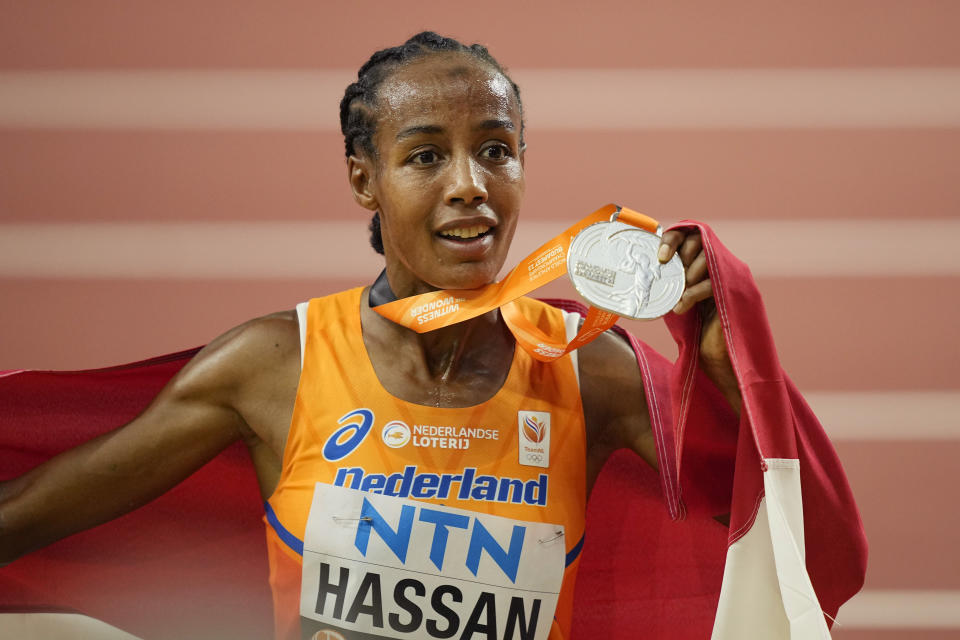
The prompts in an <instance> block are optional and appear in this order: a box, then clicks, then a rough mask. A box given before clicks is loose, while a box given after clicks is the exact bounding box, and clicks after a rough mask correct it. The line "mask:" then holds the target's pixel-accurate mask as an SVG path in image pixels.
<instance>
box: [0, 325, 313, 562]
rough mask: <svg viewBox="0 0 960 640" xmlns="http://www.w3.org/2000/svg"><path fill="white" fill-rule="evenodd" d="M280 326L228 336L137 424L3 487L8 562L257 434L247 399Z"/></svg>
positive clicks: (142, 499) (133, 502)
mask: <svg viewBox="0 0 960 640" xmlns="http://www.w3.org/2000/svg"><path fill="white" fill-rule="evenodd" d="M294 322H295V321H294ZM277 324H278V321H276V320H274V319H269V318H268V319H260V320H256V321H252V322H251V323H247V324H246V325H243V326H241V327H238V328H237V329H234V330H232V331H230V332H228V333H227V334H225V335H224V336H221V337H220V338H218V339H217V340H215V341H214V342H213V343H211V344H210V345H209V346H207V347H206V348H204V349H203V350H202V351H201V352H200V353H198V354H197V356H195V357H194V359H193V360H192V361H191V362H190V363H188V364H187V365H186V366H185V367H184V368H183V370H181V372H180V373H178V374H177V375H176V376H175V377H174V378H173V379H172V380H171V381H170V383H169V384H168V385H167V386H166V387H165V388H164V389H163V390H162V391H161V392H160V394H159V395H158V396H157V397H156V398H155V399H154V400H153V402H152V403H151V404H150V406H149V407H148V408H147V409H146V410H145V411H144V412H143V413H142V414H141V415H140V416H138V417H137V418H136V419H134V420H133V421H132V422H130V423H128V424H127V425H125V426H123V427H121V428H119V429H116V430H114V431H111V432H109V433H105V434H103V435H101V436H99V437H97V438H95V439H93V440H91V441H89V442H86V443H85V444H83V445H81V446H79V447H76V448H74V449H71V450H69V451H66V452H64V453H62V454H60V455H58V456H56V457H54V458H52V459H50V460H48V461H47V462H45V463H43V464H41V465H39V466H38V467H36V468H34V469H33V470H31V471H29V472H28V473H26V474H24V475H23V476H20V477H18V478H15V479H13V480H9V481H7V482H4V483H3V484H2V485H0V563H6V562H10V561H12V560H14V559H15V558H17V557H19V556H21V555H23V554H25V553H28V552H30V551H32V550H34V549H37V548H39V547H42V546H44V545H46V544H49V543H51V542H54V541H56V540H58V539H60V538H63V537H65V536H68V535H70V534H72V533H76V532H78V531H81V530H83V529H87V528H90V527H92V526H95V525H97V524H100V523H103V522H105V521H107V520H110V519H112V518H115V517H117V516H119V515H122V514H124V513H126V512H128V511H131V510H133V509H135V508H137V507H139V506H141V505H143V504H146V503H147V502H149V501H150V500H152V499H154V498H156V497H157V496H159V495H160V494H162V493H164V492H165V491H167V490H169V489H170V488H172V487H173V486H174V485H176V484H177V483H179V482H180V481H181V480H183V479H185V478H186V477H187V476H189V475H190V474H191V473H193V472H194V471H196V470H197V469H198V468H199V467H200V466H202V465H203V464H204V463H206V462H207V461H209V460H210V459H212V458H213V457H214V456H216V455H217V454H218V453H219V452H220V451H221V450H223V449H224V448H225V447H227V446H228V445H229V444H231V443H232V442H234V441H236V440H238V439H241V438H243V439H246V440H248V441H249V440H250V439H255V438H256V437H257V436H256V433H255V432H254V431H253V430H251V428H250V425H248V418H251V417H252V418H254V422H256V418H257V415H256V412H251V411H249V410H247V409H245V407H244V406H243V402H242V399H243V398H244V396H245V395H246V394H247V393H248V392H249V390H250V387H251V385H256V384H259V383H258V376H259V375H261V374H260V373H258V372H259V371H260V370H262V369H269V368H270V367H269V358H270V356H271V355H272V353H271V352H272V351H273V350H275V347H274V345H275V344H279V342H278V341H277V340H276V339H275V338H276V336H275V335H273V334H275V333H276V332H277V329H278V327H277V326H276V325H277ZM281 324H282V323H281ZM297 357H298V358H299V354H298V353H297Z"/></svg>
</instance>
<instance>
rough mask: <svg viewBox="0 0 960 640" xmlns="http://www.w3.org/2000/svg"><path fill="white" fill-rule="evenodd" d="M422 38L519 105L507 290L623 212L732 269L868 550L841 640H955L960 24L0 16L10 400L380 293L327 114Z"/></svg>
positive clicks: (114, 11)
mask: <svg viewBox="0 0 960 640" xmlns="http://www.w3.org/2000/svg"><path fill="white" fill-rule="evenodd" d="M422 28H432V29H435V30H438V31H441V32H444V33H447V34H450V35H454V36H457V37H460V38H461V39H464V40H467V41H481V42H484V43H486V44H488V45H489V46H490V47H491V49H492V51H493V52H494V54H495V55H497V56H498V57H499V58H500V60H501V61H503V62H504V63H505V64H507V65H508V66H509V67H510V68H511V70H512V71H513V73H514V76H515V79H516V80H517V81H518V82H519V84H520V85H521V89H522V91H523V95H524V98H525V103H526V108H527V112H528V131H529V134H528V144H529V150H528V153H527V169H528V194H527V200H526V207H525V210H524V214H523V216H524V217H523V220H522V222H521V227H520V231H519V239H518V241H517V246H516V247H515V253H514V257H513V258H512V259H511V260H512V261H515V260H516V259H517V257H518V256H519V254H520V253H521V252H523V251H525V250H527V249H530V248H532V247H533V246H534V245H536V244H537V243H538V241H539V240H542V239H543V238H545V237H546V236H547V235H548V234H550V233H555V232H557V231H559V230H561V229H562V228H565V227H566V226H567V224H568V223H569V222H570V221H571V220H573V219H575V218H578V217H580V216H582V215H584V214H586V213H588V212H590V211H592V210H593V209H595V208H596V207H598V206H600V205H602V204H605V203H607V202H611V201H614V202H619V203H622V204H626V205H628V206H630V207H632V208H635V209H638V210H641V211H644V212H646V213H649V214H651V215H653V216H655V217H657V218H660V219H661V220H664V221H668V222H669V221H674V220H679V219H682V218H686V217H693V218H697V219H702V220H705V221H707V222H709V223H711V224H713V225H714V226H715V227H716V228H717V230H718V232H719V233H720V235H721V238H723V239H725V241H726V242H727V243H728V245H729V246H731V248H733V249H735V250H736V251H737V252H738V254H739V255H741V256H742V257H743V258H744V259H746V261H747V262H748V263H749V264H750V265H751V267H752V268H753V270H754V273H755V274H756V275H757V277H758V280H759V283H760V286H761V288H762V290H763V291H764V293H765V296H766V301H767V305H768V311H769V314H770V316H771V319H772V321H773V324H774V331H775V333H776V335H777V337H778V340H779V345H780V348H781V354H782V358H783V360H784V362H785V365H786V366H787V368H788V371H789V372H790V373H791V374H792V375H793V377H794V378H795V380H796V381H797V382H798V384H799V385H800V386H801V388H802V389H804V390H805V391H806V392H808V394H809V397H810V399H811V401H812V403H813V404H814V406H815V408H817V409H818V411H819V413H820V415H821V417H822V419H823V421H824V422H825V424H826V426H827V429H828V431H829V432H830V433H831V434H832V435H833V437H834V438H835V440H836V443H837V447H838V449H839V450H840V453H841V456H842V457H843V459H844V461H845V464H846V467H847V469H848V473H849V476H850V480H851V482H852V483H853V486H854V489H855V491H856V493H857V496H858V500H859V502H860V505H861V508H862V511H863V518H864V522H865V525H866V527H867V532H868V536H869V538H870V542H871V563H870V568H869V573H868V578H867V586H866V590H865V591H864V593H863V594H861V595H860V596H858V597H857V598H855V599H854V600H853V601H852V602H851V603H850V604H848V605H847V606H846V607H845V608H844V609H842V610H841V612H840V617H839V621H840V623H841V625H843V626H842V628H840V629H839V630H838V631H837V632H836V633H835V637H837V638H842V639H847V640H853V639H860V638H880V639H883V638H917V639H919V640H933V639H940V638H954V637H960V553H958V551H957V550H956V540H957V539H958V534H957V531H958V530H960V515H958V510H957V508H956V506H955V505H956V504H957V503H958V501H960V500H958V499H960V489H958V487H960V472H958V471H957V469H956V462H955V461H956V460H957V458H958V457H960V424H958V422H960V418H958V415H960V374H958V364H957V363H958V360H960V340H958V337H957V329H958V319H960V296H958V293H960V287H958V285H960V251H958V245H960V215H958V213H960V212H958V206H960V37H958V36H957V33H958V30H960V5H958V4H957V3H956V2H948V1H941V2H937V1H930V0H914V1H911V2H901V1H896V0H858V1H840V2H805V3H795V2H793V3H791V2H779V1H776V2H769V1H762V0H731V1H729V2H724V3H712V2H697V1H694V0H674V1H671V2H666V1H657V2H641V3H632V4H631V5H630V6H626V3H622V4H621V3H614V2H592V3H589V5H588V3H582V2H577V3H571V4H569V5H563V4H558V3H557V2H547V1H546V0H530V1H527V2H499V1H490V2H486V3H483V4H480V5H473V6H471V7H469V8H462V7H456V6H454V5H453V3H449V2H446V3H436V4H411V3H394V2H379V1H376V0H369V1H368V2H365V3H357V4H354V5H344V4H340V3H338V4H336V5H333V3H330V5H329V6H327V5H326V4H324V3H320V2H306V1H301V2H293V1H291V2H282V3H268V2H260V3H257V2H251V1H247V0H243V1H234V0H208V1H201V0H191V1H187V0H168V1H166V2H152V3H151V2H138V3H130V2H126V1H124V0H115V1H108V0H87V1H76V2H69V3H61V2H54V1H52V0H47V1H41V0H32V1H31V2H19V1H16V0H2V1H0V368H18V367H22V368H81V367H94V366H100V365H107V364H113V363H117V362H121V361H130V360H135V359H140V358H143V357H147V356H150V355H154V354H158V353H161V352H166V351H173V350H176V349H180V348H184V347H189V346H193V345H196V344H199V343H203V342H205V341H208V340H209V339H210V338H212V337H213V336H215V335H217V334H218V333H220V332H222V331H223V330H225V329H226V328H228V327H230V326H232V325H234V324H236V323H238V322H241V321H243V320H244V319H247V318H249V317H252V316H254V315H258V314H262V313H266V312H269V311H273V310H277V309H283V308H290V307H292V306H293V305H294V304H295V303H296V302H297V301H300V300H303V299H306V298H308V297H311V296H315V295H320V294H324V293H328V292H332V291H335V290H339V289H342V288H345V287H347V286H353V285H356V284H362V283H366V282H369V281H371V280H372V279H373V277H374V276H375V275H376V273H377V271H378V260H377V258H376V256H375V255H374V254H373V253H372V251H370V250H368V249H367V248H366V246H365V245H366V241H365V238H364V236H365V232H364V226H365V224H366V215H365V212H364V211H363V210H361V209H359V207H357V206H356V205H355V204H354V203H353V202H352V200H351V198H350V195H349V191H348V187H347V183H346V180H345V173H346V172H345V167H344V163H343V158H342V142H341V139H340V136H339V134H338V132H337V102H338V100H339V97H340V94H341V92H342V90H343V88H344V86H345V85H346V83H347V82H349V79H350V76H351V73H352V70H354V69H356V68H357V67H358V66H359V65H360V64H361V63H362V62H363V61H364V60H365V59H366V57H367V56H368V55H369V54H370V53H371V52H372V51H373V50H375V49H377V48H380V47H382V46H387V45H390V44H396V43H398V42H400V41H402V40H403V39H404V38H405V37H407V36H408V35H410V34H412V33H414V32H415V31H418V30H420V29H422ZM546 293H547V294H564V293H566V294H568V295H569V288H567V287H566V285H563V284H557V285H551V287H549V288H548V289H547V290H546ZM633 328H634V329H635V330H636V331H637V333H639V335H640V336H641V337H642V338H644V339H646V340H647V341H648V342H651V343H652V344H654V345H656V346H658V347H661V348H663V349H665V350H667V351H671V350H672V347H671V344H670V341H669V338H668V337H667V335H666V332H665V330H664V329H663V328H662V326H660V324H659V323H652V324H639V323H638V324H636V325H634V326H633Z"/></svg>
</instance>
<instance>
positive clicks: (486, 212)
mask: <svg viewBox="0 0 960 640" xmlns="http://www.w3.org/2000/svg"><path fill="white" fill-rule="evenodd" d="M379 101H380V104H379V105H378V108H377V113H378V116H379V117H378V121H377V131H376V135H375V137H374V143H375V147H376V149H377V153H376V156H375V157H370V156H368V155H360V156H353V157H351V158H349V160H348V163H347V164H348V178H349V182H350V185H351V188H352V190H353V193H354V197H355V199H356V201H357V202H358V203H359V204H360V205H361V206H363V207H364V208H367V209H369V210H371V211H379V212H380V215H381V225H382V231H383V240H384V253H385V261H386V270H387V277H388V279H389V282H390V286H391V288H392V289H393V291H394V292H395V293H396V294H397V296H398V297H403V296H409V295H414V294H417V293H423V292H425V291H430V290H434V289H437V288H474V287H479V286H482V285H484V284H487V283H489V282H491V281H493V280H494V279H495V277H496V275H497V273H498V272H499V271H500V268H501V267H502V266H503V262H504V260H505V259H506V255H507V250H508V248H509V245H510V240H511V238H512V236H513V232H514V229H515V227H516V224H517V221H518V217H519V211H520V203H521V200H522V197H523V191H524V148H523V146H522V144H521V140H520V128H521V120H520V108H519V105H518V104H517V102H516V99H515V97H514V95H513V93H512V91H511V89H510V84H509V82H507V81H506V79H505V78H504V77H503V76H502V75H500V74H499V73H497V72H495V71H493V70H491V69H490V68H489V67H487V66H486V65H484V64H483V63H481V62H478V61H477V60H476V59H473V58H471V57H468V56H464V55H462V54H436V55H429V56H426V57H424V58H421V59H418V60H416V61H414V62H412V63H410V64H408V65H406V66H403V67H400V68H399V69H398V70H396V71H395V72H393V73H392V75H391V76H390V77H389V78H388V79H387V80H386V81H385V82H384V84H383V85H382V87H381V92H380V95H379ZM477 228H480V229H483V228H489V229H488V230H487V231H485V232H483V233H482V234H481V235H480V236H477V237H476V238H474V239H471V240H462V239H458V238H455V237H454V238H452V237H450V236H451V232H454V233H453V235H456V233H459V232H458V231H457V230H461V231H462V230H464V229H474V231H475V230H476V229H477ZM468 235H469V234H468ZM661 250H662V252H661V254H660V256H659V258H660V260H661V262H666V261H667V260H669V259H670V257H671V256H672V255H673V254H674V253H675V252H679V255H680V257H681V259H682V261H683V264H684V266H685V267H686V274H687V285H688V288H687V291H686V293H685V294H684V297H683V299H682V300H681V301H680V302H679V303H678V305H677V307H676V308H675V311H676V312H677V313H685V312H688V311H690V310H691V309H694V308H695V307H696V308H697V310H698V312H699V313H701V314H702V315H703V317H704V321H705V325H704V331H703V339H702V344H701V360H702V362H703V364H704V368H705V371H706V372H707V374H708V375H709V376H710V377H711V378H712V379H713V381H714V382H715V383H716V384H717V386H718V387H719V388H720V389H721V391H723V392H724V394H725V395H726V397H727V399H728V400H729V401H730V403H731V405H732V406H733V407H734V408H735V409H737V410H738V411H739V407H740V399H739V392H738V391H737V387H736V380H735V378H734V377H733V373H732V369H731V367H730V362H729V358H728V357H727V354H726V347H725V345H724V341H723V336H722V332H721V331H720V326H719V322H718V321H717V319H716V312H715V309H714V308H713V305H712V289H711V284H710V280H709V274H708V273H707V267H706V259H705V257H704V255H703V253H702V247H701V243H700V238H699V236H697V235H695V234H693V235H686V234H684V233H682V232H678V231H672V232H667V233H665V234H664V237H663V242H662V245H661ZM363 300H364V303H363V305H362V307H361V309H360V314H361V324H362V328H363V339H364V343H365V345H366V347H367V350H368V352H369V354H370V359H371V361H372V363H373V366H374V369H375V371H376V373H377V376H378V378H379V379H380V382H381V383H382V385H383V386H384V388H385V389H386V390H387V391H389V392H390V393H391V394H393V395H394V396H397V397H399V398H402V399H404V400H408V401H410V402H414V403H419V404H425V405H431V406H438V407H459V406H468V405H473V404H478V403H480V402H483V401H484V400H486V399H488V398H490V397H492V396H493V395H494V394H495V393H496V392H497V390H498V389H499V388H500V386H501V385H502V384H503V381H504V380H505V378H506V376H507V372H508V370H509V367H510V363H511V360H512V357H513V353H514V349H515V348H516V343H515V342H514V340H513V337H512V335H511V334H510V332H509V331H508V330H507V328H506V326H505V325H504V323H503V321H502V320H501V318H500V316H499V312H498V311H496V310H494V311H491V312H489V313H487V314H485V315H483V316H480V317H477V318H474V319H472V320H470V321H467V322H463V323H460V324H457V325H454V326H451V327H447V328H445V329H441V330H438V331H434V332H430V333H427V334H416V333H414V332H413V331H410V330H408V329H405V328H403V327H401V326H399V325H396V324H394V323H392V322H390V321H388V320H386V319H385V318H383V317H381V316H380V315H379V314H377V313H376V312H375V311H373V310H372V309H370V308H369V306H368V304H367V297H366V295H364V296H363ZM299 340H300V338H299V330H298V325H297V318H296V313H295V312H293V311H285V312H281V313H276V314H272V315H269V316H265V317H262V318H258V319H255V320H251V321H250V322H247V323H245V324H243V325H241V326H239V327H236V328H235V329H232V330H231V331H228V332H227V333H225V334H224V335H222V336H220V337H219V338H217V339H215V340H214V341H212V342H211V343H210V344H209V345H208V346H206V347H205V348H204V349H203V350H201V351H200V352H199V353H198V354H197V355H196V356H195V357H194V358H193V360H192V361H191V362H190V363H188V364H187V365H186V366H185V367H184V368H183V370H181V371H180V372H179V373H178V374H177V375H176V376H175V377H174V378H173V379H172V380H171V381H170V383H169V384H168V385H167V386H166V387H165V388H164V389H163V391H161V392H160V394H159V395H158V396H157V397H156V399H154V401H153V402H152V403H151V404H150V406H149V407H148V408H147V409H146V410H145V411H144V412H143V413H142V414H141V415H140V416H138V417H137V418H136V419H135V420H133V421H132V422H130V423H129V424H127V425H126V426H124V427H121V428H119V429H117V430H115V431H112V432H110V433H107V434H104V435H102V436H100V437H98V438H96V439H94V440H91V441H90V442H87V443H85V444H83V445H81V446H79V447H77V448H75V449H72V450H70V451H67V452H65V453H63V454H62V455H59V456H57V457H55V458H53V459H51V460H49V461H47V462H45V463H44V464H42V465H40V466H38V467H37V468H35V469H33V470H32V471H30V472H28V473H27V474H25V475H23V476H21V477H19V478H16V479H13V480H10V481H8V482H4V483H2V484H0V563H5V562H9V561H11V560H13V559H15V558H17V557H19V556H20V555H23V554H24V553H28V552H30V551H32V550H34V549H36V548H39V547H42V546H44V545H46V544H49V543H51V542H53V541H55V540H57V539H59V538H62V537H64V536H67V535H70V534H71V533H75V532H77V531H80V530H83V529H86V528H89V527H92V526H94V525H97V524H100V523H102V522H105V521H107V520H110V519H112V518H115V517H117V516H119V515H121V514H123V513H126V512H128V511H131V510H132V509H135V508H136V507H138V506H141V505H143V504H145V503H146V502H149V501H150V500H151V499H153V498H155V497H156V496H158V495H160V494H162V493H164V492H165V491H167V490H169V489H170V488H172V487H173V486H175V485H176V484H177V483H179V482H180V481H181V480H183V479H185V478H186V477H187V476H189V475H190V474H191V473H193V472H194V471H195V470H196V469H197V468H199V467H200V466H202V465H203V464H204V463H206V462H207V461H209V460H210V459H212V458H213V457H214V456H216V455H217V453H219V452H220V451H221V450H223V449H224V448H225V447H227V446H228V445H229V444H231V443H232V442H235V441H236V440H243V441H244V442H245V443H246V445H247V447H248V448H249V450H250V454H251V458H252V460H253V464H254V466H255V468H256V473H257V477H258V480H259V482H260V488H261V492H262V494H263V495H264V497H267V496H269V495H270V494H271V493H272V492H273V490H274V488H275V487H276V484H277V481H278V478H279V475H280V467H281V461H282V457H283V450H284V445H285V443H286V438H287V432H288V429H289V426H290V421H291V415H292V411H293V405H294V399H295V397H296V391H297V384H298V380H299V371H300V346H299ZM579 353H580V357H579V366H580V380H581V395H582V398H583V408H584V414H585V418H586V425H587V483H588V486H587V489H588V491H589V490H590V488H591V487H592V486H593V482H594V481H595V479H596V477H597V474H598V473H599V471H600V469H601V467H602V466H603V464H604V462H605V461H606V459H607V457H608V456H609V455H610V453H611V452H613V451H614V450H616V449H619V448H624V447H625V448H629V449H632V450H634V451H636V452H637V453H638V454H640V455H641V456H642V457H643V458H644V459H645V460H646V461H647V462H648V463H649V464H650V465H652V466H654V467H656V465H657V459H656V452H655V447H654V440H653V435H652V433H651V429H650V423H649V418H648V412H647V406H646V399H645V395H644V390H643V381H642V379H641V376H640V372H639V369H638V367H637V363H636V358H635V356H634V354H633V351H632V350H631V349H630V347H629V345H628V344H627V343H626V342H625V341H624V340H622V339H621V338H619V337H618V336H616V335H614V334H612V333H607V334H604V335H601V336H600V337H599V338H598V339H596V340H595V341H594V342H592V343H590V344H589V345H586V346H584V347H582V348H581V349H580V351H579Z"/></svg>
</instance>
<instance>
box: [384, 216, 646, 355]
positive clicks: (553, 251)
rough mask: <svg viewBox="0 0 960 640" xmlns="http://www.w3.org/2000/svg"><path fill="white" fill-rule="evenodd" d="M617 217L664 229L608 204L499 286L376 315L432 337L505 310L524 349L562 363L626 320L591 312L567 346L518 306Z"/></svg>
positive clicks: (397, 304)
mask: <svg viewBox="0 0 960 640" xmlns="http://www.w3.org/2000/svg"><path fill="white" fill-rule="evenodd" d="M613 216H616V219H617V220H619V221H620V222H625V223H627V224H632V225H634V226H635V227H639V228H641V229H644V230H646V231H649V232H650V233H656V232H657V229H658V228H659V227H660V225H659V223H658V222H657V221H656V220H654V219H653V218H651V217H649V216H645V215H643V214H642V213H637V212H636V211H631V210H630V209H627V208H625V207H619V206H617V205H614V204H608V205H607V206H605V207H602V208H600V209H597V210H596V211H594V212H593V213H591V214H590V215H588V216H587V217H585V218H583V219H582V220H580V221H579V222H577V223H576V224H574V225H573V226H572V227H570V228H569V229H567V230H566V231H564V232H563V233H561V234H560V235H558V236H556V237H555V238H553V239H552V240H549V241H547V242H546V243H544V244H543V245H541V246H540V248H539V249H537V250H536V251H534V252H533V253H531V254H530V255H529V256H527V257H526V258H524V259H523V260H521V261H520V264H518V265H517V266H516V267H514V268H513V269H512V270H511V271H510V273H508V274H507V276H506V277H505V278H504V279H503V280H501V281H499V282H494V283H492V284H488V285H486V286H485V287H480V288H479V289H444V290H440V291H429V292H427V293H421V294H420V295H416V296H410V297H408V298H402V299H400V300H394V301H393V302H387V303H385V304H381V305H379V306H376V307H374V310H375V311H376V312H377V313H379V314H380V315H382V316H383V317H385V318H387V319H389V320H392V321H393V322H396V323H397V324H400V325H403V326H405V327H407V328H408V329H413V330H414V331H416V332H417V333H426V332H427V331H433V330H434V329H440V328H443V327H448V326H450V325H452V324H456V323H458V322H463V321H464V320H469V319H470V318H475V317H476V316H479V315H483V314H484V313H487V312H488V311H491V310H493V309H496V308H497V307H499V308H500V313H501V314H502V315H503V320H504V322H506V323H507V327H509V329H510V331H511V332H512V333H513V336H514V338H516V340H517V343H518V344H520V346H521V347H522V348H523V349H525V350H526V351H527V352H528V353H530V355H532V356H533V357H534V358H536V359H537V360H541V361H543V362H550V361H552V360H556V359H557V358H559V357H561V356H563V355H565V354H567V353H569V352H571V351H573V350H574V349H576V348H578V347H582V346H583V345H585V344H587V343H588V342H590V341H591V340H593V339H594V338H596V337H597V336H598V335H600V334H601V333H603V332H604V331H606V330H607V329H609V328H610V327H612V326H613V325H614V324H615V323H616V321H617V320H618V319H619V317H620V316H618V315H617V314H615V313H611V312H609V311H603V310H602V309H598V308H596V307H593V306H591V307H590V310H589V311H588V312H587V317H586V318H585V319H584V321H583V325H582V326H581V327H580V331H579V332H578V333H577V335H576V336H574V338H573V340H571V341H570V342H569V343H564V342H557V341H556V340H553V339H551V338H550V337H548V336H547V335H546V334H545V333H544V332H543V331H542V330H541V329H540V328H539V327H537V326H536V325H534V324H533V322H531V321H530V320H529V319H528V318H526V317H525V316H524V315H523V314H522V313H521V312H520V310H519V309H518V308H517V305H516V304H514V303H513V302H512V301H513V300H515V299H516V298H519V297H520V296H523V295H526V294H528V293H530V292H531V291H533V290H534V289H536V288H538V287H541V286H543V285H545V284H546V283H548V282H550V281H552V280H555V279H556V278H559V277H560V276H562V275H563V274H565V273H566V272H567V251H568V250H569V248H570V243H571V242H572V241H573V238H574V237H575V236H576V235H577V234H578V233H580V231H582V230H583V229H585V228H586V227H589V226H590V225H592V224H596V223H598V222H609V221H610V219H611V217H613Z"/></svg>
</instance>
